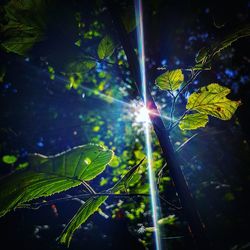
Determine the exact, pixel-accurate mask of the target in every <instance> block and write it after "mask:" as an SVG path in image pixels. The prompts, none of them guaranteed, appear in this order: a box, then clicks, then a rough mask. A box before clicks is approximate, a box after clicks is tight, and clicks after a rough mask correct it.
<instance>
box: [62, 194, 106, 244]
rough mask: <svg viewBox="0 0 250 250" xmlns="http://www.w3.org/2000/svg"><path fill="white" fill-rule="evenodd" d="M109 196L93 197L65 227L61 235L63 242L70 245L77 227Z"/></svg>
mask: <svg viewBox="0 0 250 250" xmlns="http://www.w3.org/2000/svg"><path fill="white" fill-rule="evenodd" d="M107 198H108V196H101V197H91V198H89V199H88V200H87V201H86V202H85V203H84V204H83V205H82V206H81V207H80V209H79V210H78V211H77V213H76V214H75V216H74V217H73V218H72V219H71V221H70V222H69V223H68V225H67V226H66V227H65V228H64V230H63V232H62V234H61V235H60V237H59V241H60V242H61V243H62V244H66V245H67V246H68V247H69V244H70V241H71V239H72V236H73V234H74V232H75V230H76V229H77V228H79V227H80V226H81V225H82V224H83V223H84V222H85V221H86V220H87V219H88V218H89V217H90V216H91V215H92V214H93V213H94V212H95V211H96V210H98V208H99V207H100V206H101V205H102V204H103V203H104V202H105V201H106V199H107Z"/></svg>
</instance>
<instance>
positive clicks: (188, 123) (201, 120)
mask: <svg viewBox="0 0 250 250" xmlns="http://www.w3.org/2000/svg"><path fill="white" fill-rule="evenodd" d="M207 123H208V115H206V114H201V113H195V114H189V115H185V116H184V117H183V119H182V120H181V121H180V123H179V127H180V129H182V130H193V129H197V128H201V127H205V126H206V124H207Z"/></svg>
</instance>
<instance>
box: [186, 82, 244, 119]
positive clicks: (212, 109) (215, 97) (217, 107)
mask: <svg viewBox="0 0 250 250" xmlns="http://www.w3.org/2000/svg"><path fill="white" fill-rule="evenodd" d="M229 93H230V89H229V88H227V87H223V86H221V85H219V84H217V83H211V84H209V85H208V86H205V87H202V88H201V89H200V91H199V92H198V93H193V94H191V95H190V96H189V98H188V102H187V105H186V108H187V109H189V110H196V111H198V112H199V113H202V114H207V115H212V116H214V117H217V118H219V119H221V120H229V119H231V117H232V116H233V114H234V112H235V111H236V109H237V108H238V106H239V105H240V101H231V100H229V99H228V98H226V96H227V95H228V94H229Z"/></svg>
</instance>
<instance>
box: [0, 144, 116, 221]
mask: <svg viewBox="0 0 250 250" xmlns="http://www.w3.org/2000/svg"><path fill="white" fill-rule="evenodd" d="M112 157H113V152H112V151H110V150H106V149H104V148H102V147H100V146H98V145H84V146H79V147H76V148H74V149H72V150H70V151H66V152H63V153H61V154H58V155H55V156H49V157H47V156H44V155H40V154H34V155H31V156H30V166H29V167H28V169H25V170H24V171H17V172H16V173H14V174H12V175H10V176H8V177H6V178H5V179H4V180H3V181H2V182H1V195H0V200H1V208H0V216H4V215H5V214H6V213H7V212H8V211H10V210H12V209H15V208H16V207H18V206H19V205H21V204H23V203H25V202H29V201H30V200H33V199H36V198H40V197H45V196H50V195H52V194H55V193H59V192H62V191H65V190H67V189H69V188H72V187H76V186H78V185H81V184H82V183H84V182H85V181H89V180H91V179H93V178H95V177H96V176H97V175H99V174H100V173H101V172H102V171H103V170H104V169H105V167H106V165H107V164H108V163H109V162H110V160H111V159H112ZM16 187H18V189H17V188H16Z"/></svg>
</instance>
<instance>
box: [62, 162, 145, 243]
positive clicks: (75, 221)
mask: <svg viewBox="0 0 250 250" xmlns="http://www.w3.org/2000/svg"><path fill="white" fill-rule="evenodd" d="M143 160H144V159H142V160H141V161H140V162H139V163H138V164H137V165H135V166H134V167H132V168H131V169H130V170H129V171H128V172H127V173H126V174H125V176H124V177H122V178H121V180H120V181H118V182H117V183H116V185H114V186H113V187H112V188H111V189H109V190H107V194H109V193H116V192H118V191H121V190H124V189H126V185H128V183H129V181H130V180H131V179H132V178H133V176H134V173H135V172H136V170H137V169H138V168H139V167H140V165H141V164H142V162H143ZM107 198H108V195H107V196H101V197H91V198H90V199H88V200H87V201H86V203H84V204H83V205H82V206H81V207H80V208H79V210H78V211H77V213H76V214H75V216H74V217H73V218H72V220H71V221H70V222H69V223H68V225H67V226H66V227H65V229H64V230H63V232H62V234H61V235H60V237H59V238H58V240H59V241H60V242H61V243H63V244H66V245H67V246H69V244H70V241H71V239H72V236H73V233H74V231H75V230H76V229H77V228H79V227H80V226H81V224H82V223H84V222H85V221H86V220H87V219H88V218H89V217H90V216H91V215H92V214H93V213H94V212H95V211H96V210H97V209H98V208H99V207H100V206H101V205H102V204H103V203H104V202H105V201H106V199H107Z"/></svg>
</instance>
